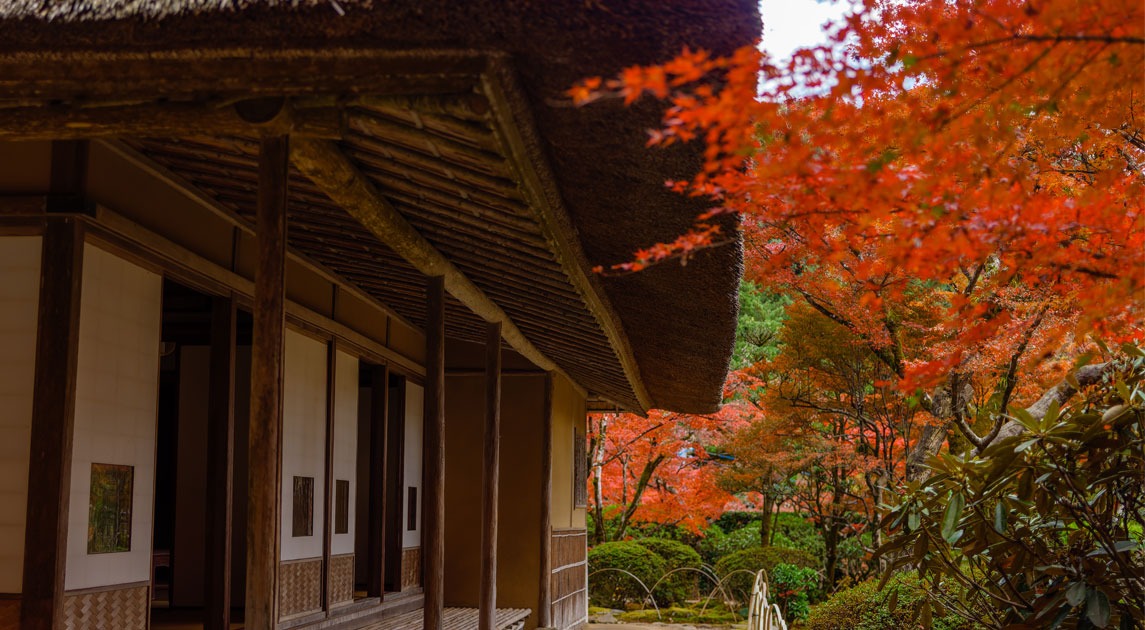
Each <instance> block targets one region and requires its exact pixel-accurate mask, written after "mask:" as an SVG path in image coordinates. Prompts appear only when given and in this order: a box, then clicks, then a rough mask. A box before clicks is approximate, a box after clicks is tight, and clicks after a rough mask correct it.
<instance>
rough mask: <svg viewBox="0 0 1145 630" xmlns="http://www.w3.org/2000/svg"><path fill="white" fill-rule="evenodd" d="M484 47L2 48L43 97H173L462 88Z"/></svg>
mask: <svg viewBox="0 0 1145 630" xmlns="http://www.w3.org/2000/svg"><path fill="white" fill-rule="evenodd" d="M485 63H486V54H485V52H484V51H479V50H465V49H462V50H457V49H454V50H449V49H437V50H430V49H418V50H391V49H384V48H347V47H342V48H339V47H335V46H329V45H327V46H322V47H318V48H285V47H283V48H278V47H260V48H251V47H229V48H222V47H209V46H194V47H186V48H177V49H167V50H146V51H140V50H130V51H129V50H117V51H93V50H90V49H76V50H55V51H51V52H48V53H43V54H38V53H31V54H29V53H27V52H23V51H15V52H4V53H0V94H3V95H4V97H5V99H11V100H22V101H25V102H28V103H29V104H32V103H38V102H43V101H70V100H82V101H84V102H90V101H98V100H108V101H110V100H119V101H120V102H131V101H150V100H153V99H154V98H155V95H156V94H162V95H163V96H165V97H167V98H169V99H171V100H173V101H177V100H183V99H190V98H193V97H195V96H197V95H200V94H218V95H219V96H220V98H234V97H243V98H250V97H251V96H252V95H254V96H261V95H265V96H283V95H286V96H300V97H305V96H308V95H313V94H361V93H371V92H372V93H378V94H411V95H424V94H460V93H466V92H470V91H472V88H473V85H474V82H475V80H476V77H477V75H478V74H479V73H480V72H481V71H482V70H483V69H484V66H485Z"/></svg>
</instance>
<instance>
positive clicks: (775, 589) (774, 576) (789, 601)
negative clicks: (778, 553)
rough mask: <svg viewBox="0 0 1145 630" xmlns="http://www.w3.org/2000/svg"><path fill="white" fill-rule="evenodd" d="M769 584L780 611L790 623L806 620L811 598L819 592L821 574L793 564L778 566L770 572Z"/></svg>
mask: <svg viewBox="0 0 1145 630" xmlns="http://www.w3.org/2000/svg"><path fill="white" fill-rule="evenodd" d="M768 578H769V579H768V584H769V585H770V587H771V589H770V590H771V593H772V595H773V596H774V602H775V603H776V604H779V610H780V611H781V612H782V613H783V617H784V618H785V619H787V620H788V621H792V620H796V619H806V618H807V613H808V611H809V609H810V607H811V597H812V596H814V595H815V594H816V591H818V590H819V573H818V572H817V571H816V570H815V569H811V568H806V567H797V566H795V565H793V564H783V563H780V564H777V565H775V567H774V568H772V569H771V571H769V572H768Z"/></svg>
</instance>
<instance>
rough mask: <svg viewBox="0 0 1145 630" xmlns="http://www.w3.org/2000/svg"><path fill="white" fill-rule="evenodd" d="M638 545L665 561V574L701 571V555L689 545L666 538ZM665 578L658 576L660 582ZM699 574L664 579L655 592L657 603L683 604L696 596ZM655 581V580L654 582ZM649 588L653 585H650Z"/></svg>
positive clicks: (638, 541)
mask: <svg viewBox="0 0 1145 630" xmlns="http://www.w3.org/2000/svg"><path fill="white" fill-rule="evenodd" d="M635 542H636V544H638V545H640V546H641V547H644V548H645V549H648V550H649V551H651V552H653V553H655V554H656V555H658V556H660V557H661V558H663V559H664V571H665V574H667V573H668V572H671V571H672V570H674V569H699V568H700V566H701V565H702V564H703V563H702V562H701V560H700V554H699V553H697V552H696V550H695V549H692V548H691V547H689V546H688V545H685V544H684V543H682V542H677V541H675V540H668V539H666V538H642V539H639V540H636V541H635ZM661 577H663V576H656V579H657V580H659V579H660V578H661ZM698 577H699V574H698V573H696V572H695V571H678V572H676V573H673V574H671V575H667V577H664V580H663V581H662V582H660V585H659V586H657V587H656V589H655V590H654V591H653V595H654V596H655V597H656V603H657V604H658V605H660V606H667V605H670V604H682V603H684V602H685V601H687V600H688V598H690V597H694V596H695V594H696V584H697V581H698V580H697V578H698ZM654 581H655V580H654ZM648 587H649V588H651V587H652V584H649V585H648Z"/></svg>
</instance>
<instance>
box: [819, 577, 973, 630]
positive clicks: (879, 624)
mask: <svg viewBox="0 0 1145 630" xmlns="http://www.w3.org/2000/svg"><path fill="white" fill-rule="evenodd" d="M891 593H898V595H897V596H896V600H897V602H896V605H895V609H894V610H891V608H890V599H891ZM924 600H925V593H924V592H923V590H922V588H921V587H920V586H919V582H918V577H917V576H916V575H915V574H914V573H913V572H912V573H899V574H897V575H896V576H894V577H893V578H891V579H890V581H889V582H887V585H886V587H884V588H883V590H882V591H879V582H878V580H868V581H866V582H863V583H862V584H859V585H858V586H855V587H852V588H849V589H846V590H843V591H839V592H837V593H835V594H834V595H832V596H831V597H829V598H828V599H827V601H825V602H823V603H821V604H816V605H815V606H812V607H811V613H810V615H808V617H807V620H806V621H805V622H804V624H803V626H802V628H803V629H804V630H884V629H885V628H902V629H903V630H920V629H921V628H922V626H921V625H920V624H919V623H918V622H917V621H914V620H912V619H911V618H912V617H913V616H914V615H915V613H916V611H917V610H918V608H919V606H921V605H922V602H923V601H924ZM932 627H933V629H934V630H974V629H975V628H977V626H975V625H972V624H969V623H968V622H966V621H963V620H962V619H961V618H960V617H958V616H956V615H953V614H948V615H946V616H944V617H937V616H936V617H935V618H934V619H933V624H932Z"/></svg>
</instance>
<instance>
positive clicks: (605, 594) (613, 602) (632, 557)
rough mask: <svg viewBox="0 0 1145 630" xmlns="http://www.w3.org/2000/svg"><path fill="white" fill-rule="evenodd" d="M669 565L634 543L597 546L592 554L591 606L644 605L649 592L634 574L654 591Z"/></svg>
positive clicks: (590, 557)
mask: <svg viewBox="0 0 1145 630" xmlns="http://www.w3.org/2000/svg"><path fill="white" fill-rule="evenodd" d="M666 566H667V565H666V563H665V562H664V559H663V558H661V557H660V556H658V555H656V553H654V552H652V551H651V550H649V549H647V548H645V547H642V546H641V545H639V544H637V543H634V542H629V541H621V542H609V543H603V544H600V545H597V546H595V547H593V548H592V549H590V550H589V551H588V573H589V576H590V577H589V579H588V598H589V603H590V604H591V605H593V606H605V607H608V608H624V605H625V604H627V603H629V602H631V603H637V604H638V603H640V602H643V601H644V598H645V597H646V596H647V593H646V592H645V590H644V587H642V586H641V585H640V583H638V582H637V581H636V580H634V579H632V575H635V576H636V577H637V578H639V579H640V581H642V582H644V585H645V586H647V587H648V588H652V584H653V583H655V582H656V580H658V579H660V576H661V575H664V571H665V567H666ZM598 571H600V572H599V573H597V572H598ZM622 571H626V572H628V573H631V574H632V575H628V574H627V573H624V572H622Z"/></svg>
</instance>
